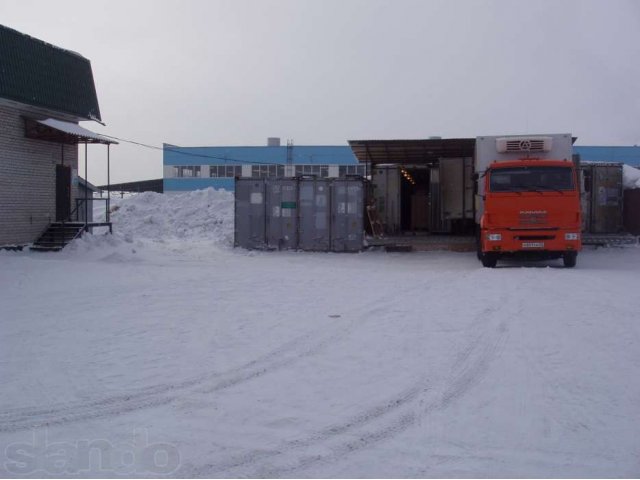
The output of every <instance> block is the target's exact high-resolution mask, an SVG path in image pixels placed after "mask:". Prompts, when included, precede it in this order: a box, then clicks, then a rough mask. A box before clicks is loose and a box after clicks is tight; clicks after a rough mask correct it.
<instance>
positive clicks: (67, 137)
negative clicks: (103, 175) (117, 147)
mask: <svg viewBox="0 0 640 480" xmlns="http://www.w3.org/2000/svg"><path fill="white" fill-rule="evenodd" d="M25 135H26V136H27V137H28V138H35V139H37V140H45V141H48V142H56V143H66V144H69V145H77V144H78V143H102V144H104V145H109V144H112V143H115V144H117V143H118V142H116V141H115V140H111V139H110V138H107V137H104V136H102V135H99V134H97V133H95V132H92V131H91V130H87V129H86V128H83V127H81V126H80V125H77V124H75V123H71V122H64V121H62V120H56V119H54V118H47V119H46V120H36V119H33V118H25Z"/></svg>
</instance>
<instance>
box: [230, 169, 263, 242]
mask: <svg viewBox="0 0 640 480" xmlns="http://www.w3.org/2000/svg"><path fill="white" fill-rule="evenodd" d="M265 224H266V222H265V183H264V180H262V179H251V178H239V179H237V180H236V188H235V236H234V244H235V246H237V247H243V248H248V249H261V248H264V247H265V244H266V238H265Z"/></svg>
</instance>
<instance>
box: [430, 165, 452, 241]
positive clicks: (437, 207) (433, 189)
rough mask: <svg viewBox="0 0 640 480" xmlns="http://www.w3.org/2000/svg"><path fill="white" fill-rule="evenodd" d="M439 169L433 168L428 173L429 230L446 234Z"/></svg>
mask: <svg viewBox="0 0 640 480" xmlns="http://www.w3.org/2000/svg"><path fill="white" fill-rule="evenodd" d="M440 178H441V170H440V167H433V168H431V169H430V172H429V230H430V231H431V232H435V233H441V232H448V231H449V229H450V227H449V222H448V221H447V220H445V218H444V214H443V203H442V187H441V182H440Z"/></svg>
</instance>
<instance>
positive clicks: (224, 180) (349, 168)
mask: <svg viewBox="0 0 640 480" xmlns="http://www.w3.org/2000/svg"><path fill="white" fill-rule="evenodd" d="M573 149H574V153H578V154H580V158H581V160H582V161H590V162H620V163H626V164H627V165H631V166H634V167H638V166H640V147H638V146H631V147H612V146H576V145H574V147H573ZM163 167H164V173H163V187H164V191H165V192H180V191H189V190H198V189H202V188H207V187H213V188H223V189H226V190H234V185H235V181H234V179H235V177H254V178H264V177H273V176H278V177H282V176H286V177H293V176H300V175H317V176H318V177H343V176H345V175H364V174H365V173H366V172H365V169H366V166H365V165H364V164H362V163H360V162H358V160H357V158H356V156H355V155H354V153H353V151H352V149H351V147H350V146H349V145H344V146H343V145H332V146H317V145H316V146H309V145H301V146H297V145H296V146H294V145H287V146H280V141H279V139H277V138H271V139H269V144H268V145H265V146H255V147H229V146H226V147H225V146H221V147H178V146H175V145H169V144H164V146H163Z"/></svg>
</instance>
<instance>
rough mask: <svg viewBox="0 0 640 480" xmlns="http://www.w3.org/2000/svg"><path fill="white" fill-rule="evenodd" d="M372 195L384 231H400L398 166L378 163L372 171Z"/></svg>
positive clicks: (392, 232)
mask: <svg viewBox="0 0 640 480" xmlns="http://www.w3.org/2000/svg"><path fill="white" fill-rule="evenodd" d="M371 178H372V183H373V196H374V199H375V204H376V210H377V211H378V215H379V217H380V220H381V221H382V223H383V225H384V229H385V233H388V234H395V233H397V232H399V231H400V168H399V167H398V166H397V165H393V166H390V165H380V166H376V167H374V168H373V171H372V177H371Z"/></svg>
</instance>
